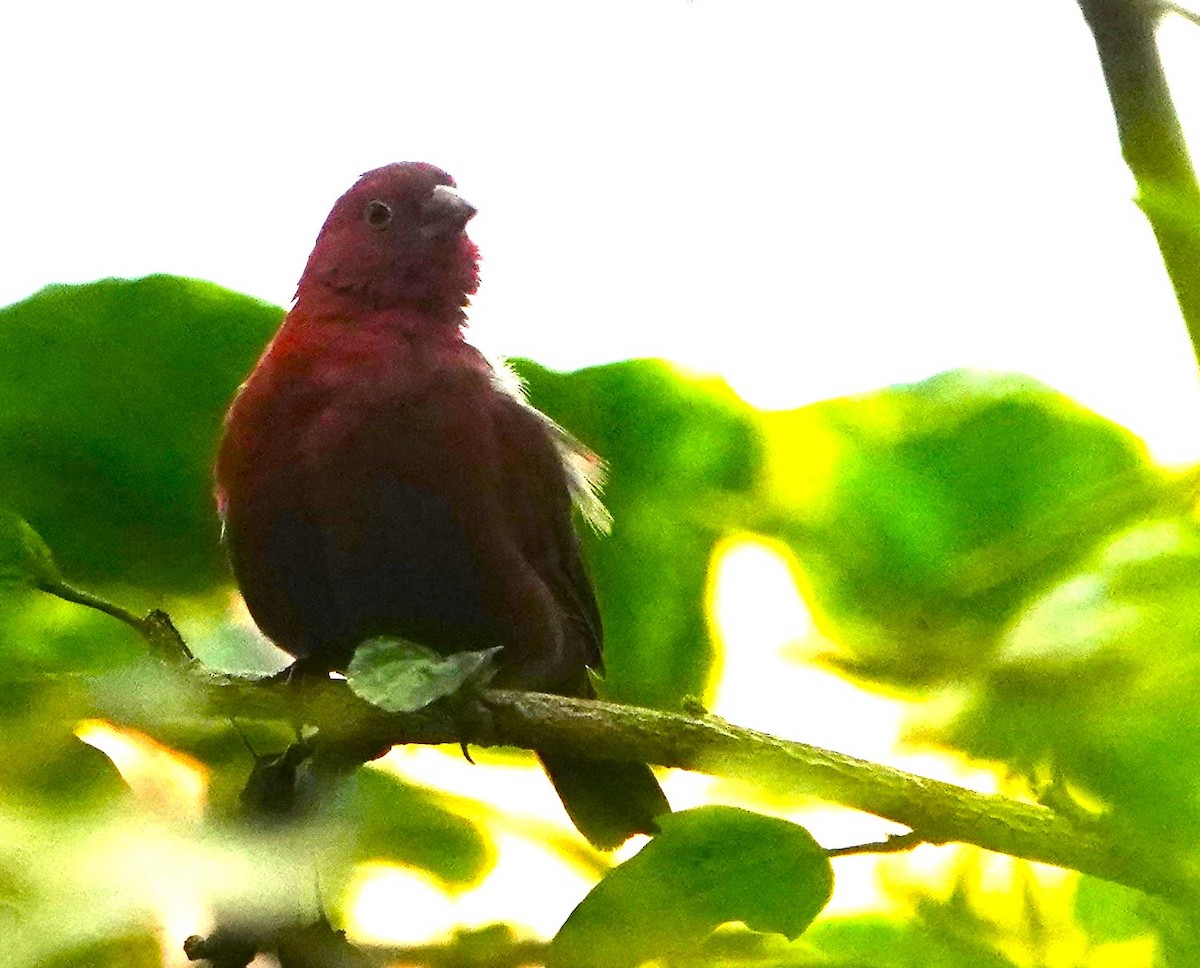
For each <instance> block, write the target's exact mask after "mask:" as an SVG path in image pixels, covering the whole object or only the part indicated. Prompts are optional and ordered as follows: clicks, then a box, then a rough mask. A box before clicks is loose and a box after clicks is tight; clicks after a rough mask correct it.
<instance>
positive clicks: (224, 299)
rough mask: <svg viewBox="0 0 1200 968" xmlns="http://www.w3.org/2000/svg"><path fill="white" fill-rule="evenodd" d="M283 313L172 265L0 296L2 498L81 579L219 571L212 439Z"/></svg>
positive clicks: (210, 583)
mask: <svg viewBox="0 0 1200 968" xmlns="http://www.w3.org/2000/svg"><path fill="white" fill-rule="evenodd" d="M282 315H283V311H282V310H281V309H279V308H278V307H275V306H269V305H267V304H265V303H262V302H259V301H257V300H255V299H251V298H249V297H247V296H242V295H238V294H236V293H233V292H230V291H228V290H226V289H222V288H221V287H219V286H215V285H213V284H212V283H207V282H199V281H197V280H193V279H181V278H178V277H172V276H149V277H147V278H145V279H137V280H125V279H106V280H103V281H101V282H96V283H92V284H90V285H84V286H51V287H49V288H47V289H43V290H42V291H41V292H39V293H37V294H36V295H34V296H31V297H30V298H29V299H26V300H24V301H23V302H20V303H17V304H15V305H12V306H8V307H5V308H3V309H0V455H2V456H3V459H0V504H2V505H5V506H8V507H11V508H13V509H14V510H15V511H16V512H18V513H19V514H21V515H22V516H23V517H24V518H25V519H26V520H27V521H29V522H30V524H32V525H33V526H34V527H35V528H36V529H37V530H38V531H39V532H40V533H41V534H42V535H43V536H44V537H45V539H46V541H47V542H48V543H49V544H50V546H51V547H52V548H54V550H55V556H56V557H57V559H58V561H59V563H60V564H61V565H62V567H63V570H64V571H65V572H66V573H67V574H69V575H71V576H72V578H73V579H75V580H78V581H79V582H80V583H81V584H83V585H85V586H87V587H91V588H102V587H105V586H106V585H111V584H114V583H126V584H128V585H134V586H137V587H139V588H143V589H146V590H148V591H150V592H152V593H156V594H160V595H161V594H168V593H177V592H202V591H207V590H210V589H212V588H213V587H214V586H215V585H216V584H218V583H223V582H225V581H227V580H228V569H227V567H226V564H225V560H224V553H223V551H222V549H221V547H220V542H219V523H218V520H217V515H216V511H215V509H214V502H213V493H212V491H213V486H212V461H213V455H214V454H215V452H216V442H217V438H218V436H219V434H220V430H221V422H222V419H223V417H224V414H225V411H226V409H227V408H228V406H229V403H230V401H231V400H232V398H233V395H234V393H235V391H236V390H237V387H238V384H239V383H240V382H241V381H242V380H244V379H245V377H246V374H247V373H249V371H250V369H251V367H252V366H253V365H254V361H255V359H256V358H257V356H258V355H259V353H260V352H261V350H262V347H263V346H264V345H265V344H266V342H267V340H268V339H269V338H270V336H271V334H272V332H273V331H274V330H275V328H276V327H277V326H278V325H279V321H280V319H281V318H282Z"/></svg>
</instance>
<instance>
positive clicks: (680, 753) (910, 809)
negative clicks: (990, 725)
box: [54, 590, 1200, 907]
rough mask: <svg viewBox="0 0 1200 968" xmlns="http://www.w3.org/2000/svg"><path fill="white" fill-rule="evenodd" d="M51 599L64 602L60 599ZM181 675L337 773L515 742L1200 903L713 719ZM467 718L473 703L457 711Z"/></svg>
mask: <svg viewBox="0 0 1200 968" xmlns="http://www.w3.org/2000/svg"><path fill="white" fill-rule="evenodd" d="M54 593H55V594H60V597H62V596H61V590H57V591H55V592H54ZM71 600H74V601H79V602H80V604H86V605H89V606H90V607H92V608H100V610H101V611H105V612H107V613H108V614H114V615H115V616H116V617H117V618H120V619H121V620H122V621H125V622H128V623H129V624H131V625H133V626H134V627H135V628H137V629H138V630H139V631H140V632H141V633H142V634H143V636H145V638H146V639H147V641H148V642H150V643H151V644H153V645H155V646H156V647H158V648H161V649H163V650H164V651H165V652H166V653H167V654H171V650H172V649H173V650H174V656H175V657H176V659H178V660H190V659H191V653H190V652H189V651H188V650H187V646H186V645H185V644H184V643H183V640H182V639H181V638H180V637H179V634H178V632H176V631H175V628H174V625H173V624H172V623H171V620H170V618H169V617H168V616H167V615H166V614H165V613H162V612H151V613H150V614H149V615H147V616H146V618H145V619H139V618H137V616H135V615H133V614H132V613H128V612H125V610H124V609H120V608H119V607H117V606H111V605H109V604H108V603H105V602H103V601H102V600H100V599H97V598H95V596H91V595H88V594H87V593H78V596H77V597H75V598H72V599H71ZM105 606H107V607H105ZM189 668H190V669H192V670H193V671H194V673H195V675H196V677H197V678H198V679H200V680H201V681H202V684H203V685H205V686H206V687H207V706H208V711H209V712H210V713H211V714H212V715H214V716H221V717H229V718H234V717H236V718H239V719H252V718H259V719H275V720H284V721H288V722H292V723H296V722H303V723H307V724H310V725H312V726H315V727H316V728H317V730H318V737H317V740H316V743H317V744H318V745H319V746H320V747H321V748H322V752H323V755H324V756H326V757H332V758H334V759H340V760H342V761H343V762H345V763H361V762H365V761H367V760H370V759H373V758H376V757H378V756H382V755H383V754H384V753H386V752H387V751H388V750H389V749H390V748H391V747H392V746H396V745H403V744H410V743H417V744H426V745H433V744H447V743H449V744H455V745H458V744H461V743H472V744H474V745H476V746H517V747H522V748H524V749H529V750H537V751H540V752H545V753H571V754H575V755H579V753H580V751H587V755H588V756H589V757H593V758H595V759H612V760H625V761H638V762H645V763H652V764H656V765H658V766H666V767H676V768H679V769H683V770H689V771H691V772H695V773H706V774H709V775H712V776H722V777H728V778H731V779H740V780H746V781H749V782H751V783H754V784H755V785H758V786H761V787H765V788H767V789H770V790H772V791H774V792H777V793H784V794H799V795H803V796H810V797H816V798H817V799H821V800H826V801H828V802H831V803H836V804H840V805H842V806H846V807H851V808H854V809H856V810H862V811H864V812H866V813H870V814H874V815H875V816H877V817H883V818H885V819H887V820H893V821H895V822H897V823H901V824H904V825H905V826H906V827H908V828H910V830H911V831H912V833H911V835H906V838H905V839H903V840H901V843H907V842H908V841H909V840H911V841H912V842H927V843H933V844H945V843H951V842H957V843H965V844H974V845H975V846H978V847H983V848H985V849H986V850H993V851H996V852H998V853H1002V854H1008V855H1010V856H1013V857H1021V858H1025V859H1027V860H1034V861H1040V862H1043V863H1047V864H1053V865H1055V866H1056V867H1063V868H1067V869H1070V870H1076V871H1079V872H1081V873H1085V874H1091V875H1094V876H1096V877H1100V878H1103V879H1105V880H1109V881H1115V882H1117V883H1119V884H1125V885H1127V886H1129V887H1134V888H1137V889H1139V890H1142V891H1146V892H1148V893H1151V894H1156V895H1159V896H1162V897H1164V898H1166V899H1168V900H1171V901H1173V902H1175V903H1179V904H1183V905H1188V906H1191V907H1198V906H1200V875H1198V872H1197V871H1196V870H1195V869H1194V868H1193V867H1192V866H1190V865H1188V864H1186V863H1185V862H1184V861H1182V860H1181V859H1180V858H1179V857H1178V856H1176V854H1175V852H1173V851H1172V850H1171V849H1170V848H1169V847H1162V846H1160V845H1158V844H1155V843H1153V842H1150V841H1149V840H1148V839H1146V838H1141V837H1138V836H1136V835H1134V834H1133V833H1131V832H1128V831H1122V830H1120V829H1118V827H1117V825H1116V824H1110V823H1105V822H1103V821H1102V820H1096V821H1095V822H1086V821H1084V820H1080V819H1079V818H1078V817H1073V816H1069V815H1067V814H1066V813H1063V812H1056V811H1055V810H1053V809H1052V808H1050V807H1048V806H1046V805H1044V804H1039V803H1026V802H1023V801H1020V800H1014V799H1011V798H1009V797H1003V796H996V795H992V794H982V793H976V792H975V791H973V790H967V789H965V788H963V787H958V786H955V785H954V784H951V783H944V782H942V781H940V780H931V779H928V778H926V777H921V776H916V775H914V774H911V773H905V772H903V771H901V770H896V769H893V768H891V767H887V766H882V765H880V764H878V763H871V762H869V761H867V760H861V759H858V758H857V757H853V756H847V755H845V754H843V753H836V752H833V751H832V750H826V749H822V748H820V747H817V746H809V745H808V744H806V743H796V742H791V741H788V740H782V739H778V738H777V737H774V736H770V735H768V734H767V733H760V732H757V731H755V730H752V729H744V728H742V727H739V726H734V725H732V724H730V723H727V722H725V721H724V720H722V719H719V718H717V717H715V716H709V715H700V716H697V715H691V714H685V713H672V712H664V711H662V710H654V709H642V708H639V707H636V706H624V705H619V704H615V703H605V702H600V701H598V700H591V699H577V698H571V697H566V696H553V695H547V694H544V693H534V692H520V691H514V690H498V689H492V690H488V691H486V692H483V693H481V694H480V695H479V696H478V698H479V700H480V701H481V703H482V705H483V709H484V710H485V711H486V714H485V715H470V716H468V715H463V714H462V707H463V706H464V704H462V703H461V702H460V703H459V707H460V708H459V710H458V711H457V712H456V711H455V710H454V708H453V707H451V706H449V705H447V703H445V702H443V703H435V704H433V705H432V706H430V707H427V708H426V709H423V710H419V711H418V712H416V713H407V714H389V713H385V712H383V711H382V710H380V709H378V708H376V707H374V706H371V705H369V704H368V703H367V702H365V701H364V700H362V699H360V698H358V697H357V696H355V695H354V694H353V693H352V692H351V691H350V689H349V687H348V686H347V684H346V682H345V681H340V680H316V681H308V680H296V681H291V682H289V681H284V680H280V679H277V678H273V679H266V680H257V681H256V680H250V679H239V678H230V677H226V676H219V675H214V674H211V673H208V672H205V671H203V670H202V669H200V667H199V666H197V665H195V664H189ZM452 698H453V697H452ZM465 708H466V709H467V710H468V711H469V710H470V709H471V708H472V707H471V705H470V704H469V703H467V704H465Z"/></svg>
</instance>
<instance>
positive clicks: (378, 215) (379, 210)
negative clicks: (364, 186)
mask: <svg viewBox="0 0 1200 968" xmlns="http://www.w3.org/2000/svg"><path fill="white" fill-rule="evenodd" d="M363 218H365V219H366V220H367V224H368V225H369V226H371V228H375V229H381V228H384V227H386V226H387V224H388V223H389V222H390V221H391V220H392V207H391V206H390V205H388V203H387V202H381V201H380V200H379V199H378V198H376V199H372V200H371V201H369V202H367V207H366V208H365V209H363Z"/></svg>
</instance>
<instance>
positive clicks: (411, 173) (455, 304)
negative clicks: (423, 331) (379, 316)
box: [297, 162, 479, 322]
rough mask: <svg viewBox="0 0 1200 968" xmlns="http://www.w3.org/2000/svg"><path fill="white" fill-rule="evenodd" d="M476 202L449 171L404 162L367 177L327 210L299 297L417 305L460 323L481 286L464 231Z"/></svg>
mask: <svg viewBox="0 0 1200 968" xmlns="http://www.w3.org/2000/svg"><path fill="white" fill-rule="evenodd" d="M474 214H475V207H474V206H473V205H471V204H470V203H469V202H467V201H466V200H465V199H464V198H463V197H462V196H461V195H459V194H458V191H457V190H456V189H455V187H454V179H453V178H451V177H450V176H449V175H448V174H446V172H444V171H442V170H441V169H440V168H436V167H434V166H433V165H429V164H425V163H424V162H402V163H399V164H394V165H386V166H385V167H383V168H376V169H375V170H374V171H369V172H367V173H366V174H365V175H363V176H362V177H361V178H360V179H359V180H358V181H357V182H355V183H354V185H353V187H351V189H350V190H349V191H348V192H346V194H344V195H343V196H342V197H341V198H339V199H338V200H337V203H336V204H335V205H334V206H333V210H332V211H331V212H330V213H329V217H328V218H327V219H326V220H325V224H324V226H323V227H322V228H321V232H320V234H319V235H318V236H317V243H316V246H315V247H314V248H313V252H312V255H311V256H309V259H308V265H307V266H306V267H305V270H304V275H303V277H302V278H301V280H300V285H299V287H298V289H297V299H298V300H299V301H301V302H304V301H309V300H311V301H312V302H314V303H317V304H324V305H335V304H337V303H340V302H343V301H348V302H350V303H353V304H354V305H355V306H356V307H358V308H365V309H371V310H388V309H399V308H404V307H416V308H418V309H420V310H422V311H423V312H426V313H429V314H431V315H433V316H436V317H438V318H442V317H444V318H446V319H447V320H453V321H455V322H461V321H462V307H464V306H465V305H467V302H468V297H469V296H470V295H471V293H473V292H474V291H475V289H476V287H477V286H478V283H479V269H478V261H479V253H478V250H477V249H476V248H475V245H474V243H473V242H471V240H470V239H468V238H467V236H466V231H465V229H466V225H467V222H468V221H470V219H471V217H472V216H473V215H474Z"/></svg>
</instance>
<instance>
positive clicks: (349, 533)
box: [216, 162, 669, 848]
mask: <svg viewBox="0 0 1200 968" xmlns="http://www.w3.org/2000/svg"><path fill="white" fill-rule="evenodd" d="M474 214H475V209H474V208H473V207H472V206H471V205H470V204H468V203H467V202H466V201H464V200H463V198H462V197H461V196H460V195H459V194H458V193H457V192H456V190H455V187H454V180H453V179H452V178H451V177H450V176H449V175H447V174H446V173H445V172H444V171H442V170H440V169H438V168H435V167H434V166H432V165H428V164H422V163H415V162H413V163H404V164H395V165H388V166H386V167H384V168H379V169H377V170H375V171H371V172H368V173H367V174H365V175H363V176H362V178H360V179H359V180H358V182H357V183H355V185H354V186H353V187H352V188H351V189H350V190H349V191H348V192H346V194H345V195H343V196H342V197H341V198H340V199H338V201H337V204H335V205H334V207H333V211H332V212H330V213H329V217H328V218H327V219H326V221H325V225H324V227H323V228H322V229H321V232H320V235H319V236H318V237H317V242H316V247H315V248H314V249H313V252H312V255H311V256H309V259H308V265H307V266H306V268H305V270H304V274H303V276H302V277H301V279H300V283H299V286H298V288H297V291H296V301H295V305H294V306H293V308H292V310H291V312H289V313H288V315H287V318H286V319H285V320H284V322H283V325H282V327H281V328H280V330H279V332H278V333H277V334H276V336H275V338H274V339H273V340H272V342H271V344H270V345H269V346H268V347H267V350H266V352H265V353H264V354H263V356H262V358H261V359H260V360H259V361H258V364H257V366H256V367H255V369H254V372H253V373H252V374H251V375H250V378H249V379H248V380H247V381H246V383H245V384H244V385H243V386H242V388H241V390H240V392H239V393H238V396H237V398H236V400H234V403H233V406H232V408H231V409H230V411H229V415H228V417H227V419H226V425H225V437H224V440H223V441H222V443H221V448H220V453H219V456H218V459H217V468H216V478H217V500H218V506H219V508H220V512H221V515H222V517H223V519H224V522H225V536H226V539H227V542H228V547H229V554H230V560H231V563H232V565H233V571H234V574H235V576H236V577H237V581H238V584H239V585H240V587H241V590H242V594H243V596H244V597H245V600H246V604H247V606H248V607H249V609H250V612H251V614H252V615H253V616H254V619H255V621H256V622H257V623H258V625H259V627H260V628H261V629H262V630H263V632H264V633H266V635H268V636H269V637H270V638H271V639H273V640H274V641H275V642H276V643H277V644H278V645H279V646H280V647H282V648H283V649H286V650H287V651H288V652H290V653H291V654H292V655H293V656H295V657H296V659H297V663H296V667H297V668H298V669H300V670H302V671H306V672H325V671H328V670H330V669H339V668H345V666H346V664H347V663H348V662H349V659H350V656H351V654H352V653H353V650H354V648H355V646H356V645H358V644H359V643H360V642H363V641H364V640H366V639H369V638H371V637H373V636H377V635H395V636H400V637H403V638H406V639H410V640H413V641H416V642H420V643H422V644H424V645H426V646H429V647H431V648H433V649H436V650H437V651H439V652H441V653H443V654H449V653H453V652H458V651H463V650H468V649H484V648H488V647H491V646H497V645H498V646H503V648H502V650H501V652H500V654H499V662H500V672H499V673H498V675H497V677H496V680H495V684H496V685H498V686H502V687H511V688H522V689H535V690H543V691H548V692H556V693H559V694H562V695H574V696H581V695H588V694H589V684H588V679H587V669H588V668H589V667H591V668H593V669H599V668H600V665H601V625H600V613H599V610H598V609H597V606H596V599H595V595H594V593H593V591H592V586H591V584H590V582H589V580H588V577H587V574H586V572H585V570H584V566H583V561H582V558H581V556H580V548H579V539H578V536H577V534H576V532H575V528H574V524H573V521H572V497H573V496H574V498H575V500H576V501H577V502H579V503H581V504H582V506H583V508H584V510H585V511H587V510H588V509H589V508H590V509H591V510H592V511H595V510H596V509H597V508H600V505H599V504H598V502H597V500H596V496H595V490H594V483H593V479H592V478H591V477H589V476H588V474H587V468H588V467H595V466H596V461H595V458H594V457H592V456H591V455H590V454H587V452H586V451H583V450H582V449H581V448H579V447H578V445H576V444H574V442H573V441H572V439H571V438H570V437H569V436H568V435H567V434H566V433H565V432H564V431H562V430H561V429H560V428H558V427H557V425H555V424H554V423H553V421H551V420H550V419H549V418H548V417H546V416H545V415H543V414H541V413H539V412H538V411H537V410H535V409H534V408H533V407H531V406H530V405H529V404H527V403H526V402H525V401H524V400H523V399H522V398H521V397H520V396H519V395H518V394H517V393H515V392H514V391H513V390H512V389H511V387H510V382H511V381H510V382H507V383H506V381H505V379H504V378H503V374H502V373H498V372H497V370H495V369H494V368H493V367H492V366H491V365H490V364H489V363H488V361H487V360H486V359H485V358H484V357H483V356H482V354H480V352H479V351H478V350H476V349H475V348H474V347H473V346H471V345H470V344H469V343H468V342H467V341H466V339H465V337H464V332H463V330H464V327H465V325H466V317H465V314H464V307H465V306H467V304H468V302H469V296H470V295H471V294H472V293H473V292H475V289H476V287H477V285H478V278H479V277H478V250H477V249H476V248H475V245H474V243H472V242H471V241H470V239H468V238H467V236H466V233H465V227H466V224H467V222H468V221H469V220H470V219H471V217H472V216H473V215H474ZM589 458H590V459H589ZM600 510H601V511H602V508H600ZM541 759H542V763H543V765H544V766H545V768H546V772H547V773H548V774H549V776H550V779H551V781H552V782H553V783H554V785H555V788H556V789H557V790H558V793H559V795H560V797H561V798H562V800H563V803H564V805H565V806H566V808H567V812H568V814H570V816H571V819H572V820H573V821H574V822H575V824H576V826H577V827H578V828H579V829H580V831H581V832H582V833H583V834H584V835H585V836H586V837H587V838H588V839H589V840H590V841H591V842H592V843H593V844H595V845H596V846H598V847H602V848H610V847H614V846H616V845H618V844H620V843H621V842H623V841H624V840H625V839H626V838H628V837H629V836H630V835H631V834H633V833H637V832H646V833H652V832H654V831H655V830H656V827H655V823H654V817H655V816H657V815H659V814H661V813H664V812H666V811H667V810H668V809H669V807H668V805H667V802H666V799H665V798H664V797H663V794H662V791H661V790H660V789H659V786H658V784H657V782H656V781H655V779H654V775H653V774H652V773H651V772H650V769H649V767H647V766H646V765H644V764H639V763H618V762H615V761H601V760H593V761H589V760H581V759H578V758H574V757H563V756H561V755H555V756H545V755H543V756H542V757H541Z"/></svg>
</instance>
